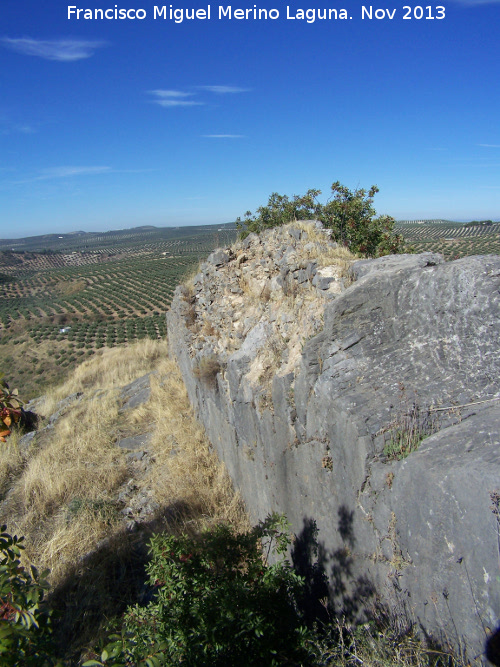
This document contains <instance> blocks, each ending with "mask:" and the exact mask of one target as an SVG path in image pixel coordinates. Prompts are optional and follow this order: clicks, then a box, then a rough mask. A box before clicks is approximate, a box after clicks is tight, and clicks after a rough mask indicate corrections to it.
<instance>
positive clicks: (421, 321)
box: [167, 233, 500, 660]
mask: <svg viewBox="0 0 500 667" xmlns="http://www.w3.org/2000/svg"><path fill="white" fill-rule="evenodd" d="M276 234H277V233H276ZM304 237H305V234H304ZM249 238H250V237H249ZM275 238H278V237H277V236H273V237H271V240H272V242H273V243H274V242H275V241H274V239H275ZM288 238H290V236H289V237H288ZM304 240H306V239H304ZM247 241H248V239H247ZM294 242H295V241H294ZM261 243H262V246H258V244H257V243H256V241H255V240H252V242H249V243H247V245H246V252H247V254H249V253H250V252H251V251H253V252H257V248H258V247H260V249H259V252H263V249H264V248H265V246H266V243H267V240H266V235H263V236H262V239H261ZM286 243H287V242H285V246H284V253H283V255H282V257H283V256H284V255H285V254H286V253H287V252H288V250H287V246H286ZM288 243H289V242H288ZM299 250H300V249H299ZM300 252H301V251H300ZM300 252H299V255H300ZM308 252H309V251H308ZM278 254H279V253H278V252H277V251H276V252H275V256H276V258H278ZM294 255H295V256H292V254H291V253H288V257H289V259H290V261H293V262H294V263H298V261H302V259H301V258H300V257H299V256H298V255H297V250H294ZM309 259H311V260H312V261H314V259H313V258H311V257H310V256H309ZM280 268H281V269H286V263H282V264H281V265H280ZM230 269H231V267H230V266H229V265H228V271H230ZM351 272H352V275H353V278H354V281H355V282H354V283H353V284H352V285H351V286H350V287H349V288H347V289H345V290H343V291H341V293H339V294H337V295H335V298H333V300H332V301H330V302H329V301H327V300H323V301H322V302H321V303H322V312H323V314H324V326H323V329H322V331H321V332H320V333H318V334H317V335H313V337H312V338H310V339H309V340H308V341H307V342H306V343H305V345H304V347H303V350H302V352H301V354H300V355H299V357H298V359H297V362H296V363H291V362H288V365H286V364H284V362H283V361H282V360H283V359H286V358H287V355H286V354H285V353H284V351H283V349H282V348H281V347H280V346H281V343H279V340H281V339H278V343H277V342H276V340H277V339H276V336H277V333H278V334H279V335H281V336H283V334H284V333H285V330H284V329H283V331H282V332H281V333H279V332H280V331H281V330H280V329H279V326H286V327H288V329H287V331H288V332H290V331H291V330H290V329H289V327H290V326H292V325H291V324H290V323H289V322H287V323H286V325H284V324H281V323H282V319H281V317H280V312H279V310H278V311H277V312H276V306H275V305H274V303H271V306H269V307H267V310H261V311H259V312H260V313H261V315H260V317H261V319H260V321H258V323H257V326H256V327H254V328H252V329H250V330H249V331H250V333H248V332H246V333H245V334H244V335H243V340H242V343H241V345H240V348H239V350H236V351H226V352H223V351H222V350H221V351H220V352H218V354H220V355H221V359H222V360H223V361H224V362H225V371H224V372H223V373H219V374H218V376H217V386H216V387H215V388H209V387H207V386H205V385H203V384H202V383H201V382H199V381H197V380H196V379H195V378H194V376H193V373H192V367H193V360H192V358H191V353H190V349H191V345H192V343H193V340H197V334H196V332H193V331H192V330H190V329H188V328H187V327H186V325H185V322H184V320H183V316H182V307H181V304H180V303H179V297H177V298H176V299H174V302H173V303H172V308H171V310H170V311H169V313H168V316H167V319H168V335H169V342H170V346H171V352H172V354H174V355H175V356H176V357H177V359H178V362H179V365H180V367H181V371H182V373H183V376H184V378H185V382H186V386H187V389H188V393H189V396H190V398H191V401H192V402H193V404H194V406H195V408H196V411H197V413H198V415H199V417H200V419H201V420H202V422H203V423H204V425H205V427H206V429H207V432H208V434H209V437H210V439H211V441H212V443H213V444H214V446H215V448H216V449H217V451H218V453H219V455H220V457H221V458H222V459H223V460H224V462H225V463H226V465H227V468H228V470H229V472H230V474H231V476H232V478H233V480H234V482H235V484H236V486H237V487H238V488H239V489H240V490H241V492H242V495H243V497H244V499H245V502H246V504H247V507H248V509H249V511H250V513H251V515H252V518H253V519H255V520H257V519H261V518H263V517H264V516H265V515H266V514H268V513H269V512H271V511H280V512H285V513H286V514H287V516H288V518H289V520H290V521H291V523H292V526H293V528H294V530H295V532H296V533H297V534H298V535H301V534H302V535H304V534H305V533H306V532H307V530H308V527H310V525H311V521H315V522H316V523H317V526H318V528H319V540H320V542H321V543H322V548H323V550H324V554H325V563H326V569H327V572H328V574H329V575H330V582H331V594H332V598H333V600H334V602H335V604H336V605H337V607H339V608H342V609H343V610H344V612H345V613H346V614H349V613H356V612H357V611H359V609H360V608H361V607H362V606H363V605H368V604H370V602H372V601H373V600H374V598H375V595H377V596H380V597H381V598H382V600H383V601H385V602H386V603H387V604H389V605H391V607H392V609H393V611H396V612H397V613H403V611H404V612H405V613H407V614H409V615H410V616H411V617H412V618H413V619H414V620H415V621H416V623H417V625H418V624H420V626H421V627H422V628H423V630H424V631H425V632H426V633H427V634H428V635H429V636H431V637H434V638H435V639H436V640H438V641H442V642H443V641H445V642H446V641H448V642H450V643H451V644H453V645H454V646H455V648H458V647H459V645H460V646H461V647H462V648H463V647H465V648H466V649H467V654H468V656H469V659H471V660H473V659H474V656H480V655H481V653H482V651H483V649H484V641H485V635H484V630H483V625H484V626H485V627H486V626H487V627H489V628H491V629H492V630H493V629H495V626H496V624H497V623H498V619H499V618H500V599H499V593H498V590H499V589H498V582H497V576H498V558H499V553H498V528H499V526H498V516H499V514H498V513H497V514H495V510H492V509H491V508H492V507H493V508H494V507H495V502H498V501H495V498H497V497H500V496H496V495H495V494H498V493H500V474H499V472H500V467H499V463H500V443H499V440H498V433H499V430H500V429H499V428H498V426H499V410H500V407H499V402H498V401H497V399H498V398H499V397H500V394H499V387H498V377H499V373H500V326H499V325H500V297H499V287H500V258H499V257H496V256H486V257H470V258H466V259H463V260H458V261H455V262H451V263H443V261H442V258H441V257H440V256H439V255H433V254H429V253H425V254H423V255H415V256H413V255H410V256H396V257H384V258H381V259H377V260H366V261H365V260H363V261H358V262H355V263H354V264H353V266H352V268H351ZM273 280H274V281H275V284H276V277H274V278H273ZM271 282H272V281H271ZM294 282H295V284H297V283H296V281H294ZM299 289H303V288H301V287H300V286H299ZM339 289H340V290H342V287H341V286H340V288H339ZM304 294H306V293H304ZM224 298H225V297H224ZM246 298H247V297H246V295H245V299H246ZM272 298H273V297H272ZM318 298H321V295H319V296H318ZM220 299H221V297H220V296H216V298H215V301H214V306H215V307H216V309H217V308H223V305H222V303H223V302H222V301H221V300H220ZM300 299H302V297H300ZM300 299H298V298H296V301H295V303H296V304H299V303H301V301H300ZM246 303H247V302H246V301H243V303H242V304H241V305H240V306H239V307H240V308H241V309H242V310H243V311H244V310H245V307H246ZM307 303H308V304H309V307H310V308H312V307H313V303H312V302H307ZM298 307H299V306H298V305H297V308H298ZM297 312H298V311H297ZM301 312H302V311H301ZM197 317H198V318H202V317H203V313H201V312H200V313H198V314H197ZM221 317H222V316H221ZM314 317H317V316H316V315H315V316H314ZM220 322H221V327H222V326H223V322H224V321H223V319H221V320H220ZM303 322H305V320H302V319H301V320H300V324H299V318H298V317H297V318H296V325H295V326H296V328H297V327H299V328H300V327H302V326H303ZM276 327H278V329H276ZM221 331H223V329H221ZM287 336H288V334H287ZM289 346H290V344H289ZM266 350H268V356H266V355H265V354H264V353H265V351H266ZM288 352H289V353H290V349H289V350H288ZM288 356H289V357H290V358H293V356H294V355H293V354H292V355H290V354H288ZM273 359H274V361H273ZM266 360H267V361H266ZM266 364H267V365H266ZM272 364H277V365H276V366H273V365H272ZM266 369H267V370H266ZM273 369H275V370H273ZM270 372H272V373H274V377H273V379H272V381H271V383H270V385H269V384H266V380H265V378H266V377H267V376H268V375H269V373H270ZM471 404H473V405H471ZM460 406H461V407H460ZM444 408H446V409H444ZM411 419H413V421H414V422H416V423H417V425H418V426H419V427H420V429H421V431H422V435H423V436H426V435H427V436H428V437H427V438H426V439H425V440H424V442H423V444H422V445H421V446H420V448H419V449H418V450H417V451H415V452H413V453H411V454H410V456H409V457H408V458H407V459H404V460H401V461H390V460H388V459H387V456H386V455H385V454H384V447H385V445H387V444H388V442H389V440H390V438H391V432H393V433H394V432H397V431H398V430H399V431H404V430H405V429H406V430H408V429H409V423H410V422H409V420H410V421H411ZM433 432H434V434H432V433H433ZM429 434H430V435H429Z"/></svg>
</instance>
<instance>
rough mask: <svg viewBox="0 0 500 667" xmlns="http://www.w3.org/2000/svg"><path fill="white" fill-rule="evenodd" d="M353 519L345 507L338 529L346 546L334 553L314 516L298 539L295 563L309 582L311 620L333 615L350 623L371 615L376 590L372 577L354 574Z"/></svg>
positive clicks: (307, 606) (307, 609)
mask: <svg viewBox="0 0 500 667" xmlns="http://www.w3.org/2000/svg"><path fill="white" fill-rule="evenodd" d="M353 517H354V512H353V511H351V510H349V508H348V507H346V506H345V505H342V506H341V507H340V508H339V510H338V524H337V530H338V534H339V535H340V537H341V539H342V545H341V546H339V548H338V549H335V550H332V551H330V550H328V549H327V548H326V547H325V545H324V543H323V542H321V540H319V539H318V527H317V525H316V521H315V520H314V519H313V518H311V517H305V518H304V520H303V528H302V530H301V531H300V533H299V534H298V535H297V536H296V539H295V543H294V547H293V550H292V562H293V565H294V568H295V570H296V572H297V573H298V574H300V575H301V576H303V577H304V578H305V581H306V595H305V598H304V600H303V608H304V612H305V614H306V617H307V619H308V620H309V621H311V620H314V619H317V620H321V621H324V622H326V621H327V620H328V618H329V617H331V615H332V614H335V615H339V616H342V617H343V618H345V620H346V621H355V620H357V619H359V618H362V617H365V618H366V617H369V616H370V615H371V614H370V611H369V608H370V607H371V606H373V604H374V603H375V593H376V591H375V587H374V585H373V583H372V582H371V581H370V580H369V578H368V577H366V576H363V575H355V574H354V559H353V556H352V551H353V549H354V546H355V543H356V538H355V535H354V529H353Z"/></svg>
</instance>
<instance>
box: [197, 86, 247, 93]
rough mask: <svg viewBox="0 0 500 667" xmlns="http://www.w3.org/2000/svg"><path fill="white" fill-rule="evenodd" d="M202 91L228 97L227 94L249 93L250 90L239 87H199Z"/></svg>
mask: <svg viewBox="0 0 500 667" xmlns="http://www.w3.org/2000/svg"><path fill="white" fill-rule="evenodd" d="M199 88H201V89H202V90H208V91H210V92H211V93H217V94H218V95H226V94H227V93H248V92H250V88H239V87H238V86H199Z"/></svg>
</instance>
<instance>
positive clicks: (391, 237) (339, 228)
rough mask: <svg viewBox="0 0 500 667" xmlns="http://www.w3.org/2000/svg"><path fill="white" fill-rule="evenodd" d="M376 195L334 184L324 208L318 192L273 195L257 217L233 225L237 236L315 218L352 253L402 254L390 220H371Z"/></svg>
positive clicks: (373, 189) (248, 214)
mask: <svg viewBox="0 0 500 667" xmlns="http://www.w3.org/2000/svg"><path fill="white" fill-rule="evenodd" d="M378 191H379V189H378V187H377V186H376V185H372V187H371V188H370V189H369V190H368V191H366V190H364V189H363V188H356V189H355V190H353V191H352V190H349V188H347V187H345V186H344V185H341V184H340V183H339V181H336V182H335V183H333V184H332V186H331V196H330V199H329V200H328V201H327V203H326V204H321V203H320V202H318V200H317V197H318V195H320V194H321V190H308V191H307V192H306V194H305V195H294V196H293V197H292V198H291V199H290V198H289V197H288V196H287V195H279V194H278V193H277V192H273V193H272V195H271V196H270V197H269V200H268V202H267V206H260V207H259V208H258V209H257V213H256V214H255V215H252V213H251V212H250V211H247V212H246V213H245V216H244V219H243V220H241V219H240V218H238V219H237V221H236V226H237V227H238V228H239V230H240V235H241V236H242V237H245V236H246V235H247V234H249V233H250V232H255V233H257V234H258V233H260V232H261V231H263V230H264V229H269V228H271V227H277V226H279V225H284V224H286V223H288V222H293V221H294V220H311V219H313V218H316V219H318V220H320V221H321V222H322V223H323V225H324V226H325V227H327V228H329V229H331V230H333V237H334V239H335V240H336V241H337V242H338V243H341V244H342V245H344V246H346V247H347V248H348V249H349V250H350V251H351V252H353V253H357V252H359V253H363V254H365V255H368V256H370V257H379V256H381V255H387V254H389V253H397V252H403V250H404V243H403V237H402V236H401V235H399V234H395V233H394V224H395V222H396V221H395V220H394V218H392V217H390V216H388V215H382V216H379V217H378V218H377V217H375V215H376V213H375V209H374V208H373V198H374V196H375V194H376V193H377V192H378Z"/></svg>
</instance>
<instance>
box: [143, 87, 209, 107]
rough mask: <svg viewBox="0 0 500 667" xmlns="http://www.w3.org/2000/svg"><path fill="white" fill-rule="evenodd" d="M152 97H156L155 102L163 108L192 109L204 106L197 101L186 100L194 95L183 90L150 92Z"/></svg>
mask: <svg viewBox="0 0 500 667" xmlns="http://www.w3.org/2000/svg"><path fill="white" fill-rule="evenodd" d="M149 92H150V93H151V95H154V96H155V97H156V99H155V100H153V102H154V103H155V104H159V105H160V106H161V107H192V106H199V105H201V104H204V102H197V101H196V100H190V99H186V98H189V97H192V96H193V94H194V93H185V92H183V91H181V90H150V91H149Z"/></svg>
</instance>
